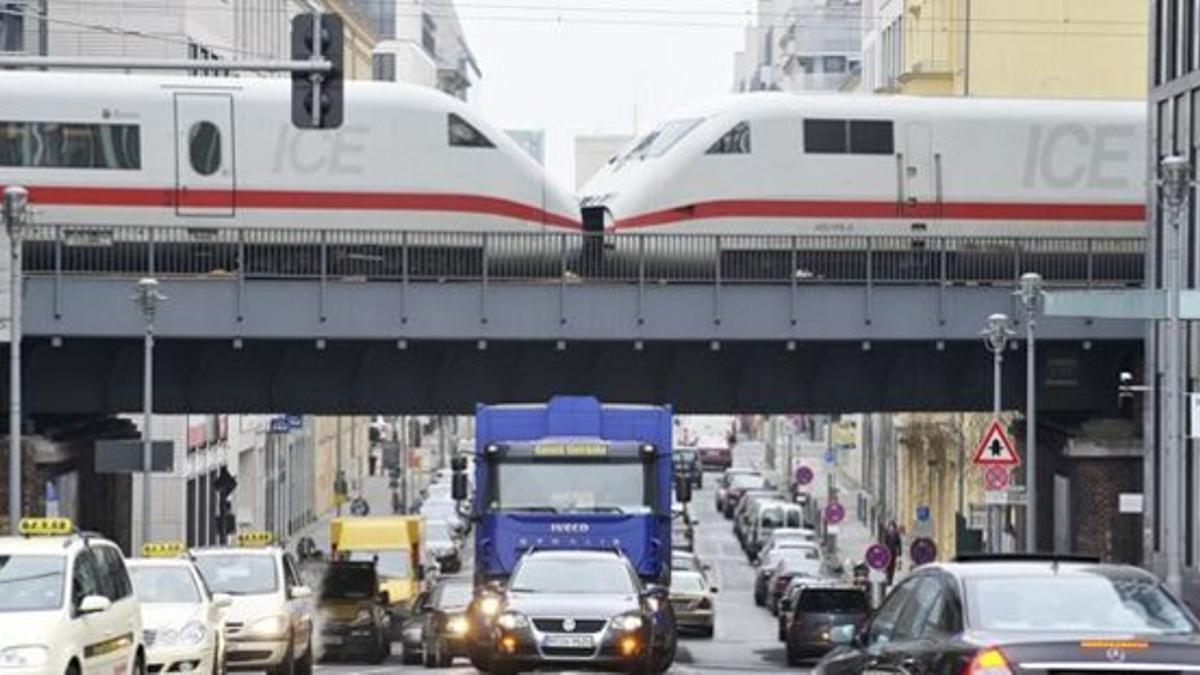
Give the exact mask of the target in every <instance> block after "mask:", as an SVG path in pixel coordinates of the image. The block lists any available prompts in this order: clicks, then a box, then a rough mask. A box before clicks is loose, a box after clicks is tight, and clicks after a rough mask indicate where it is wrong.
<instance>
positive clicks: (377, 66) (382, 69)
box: [371, 54, 396, 82]
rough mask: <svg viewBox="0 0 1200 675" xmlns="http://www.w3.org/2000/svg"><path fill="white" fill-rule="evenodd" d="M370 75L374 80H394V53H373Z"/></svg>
mask: <svg viewBox="0 0 1200 675" xmlns="http://www.w3.org/2000/svg"><path fill="white" fill-rule="evenodd" d="M371 66H372V68H371V70H372V74H371V77H372V79H374V80H375V81H376V82H395V81H396V55H395V54H375V55H373V56H372V57H371Z"/></svg>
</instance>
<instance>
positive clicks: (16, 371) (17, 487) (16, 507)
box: [4, 186, 29, 535]
mask: <svg viewBox="0 0 1200 675" xmlns="http://www.w3.org/2000/svg"><path fill="white" fill-rule="evenodd" d="M28 205H29V192H28V191H27V190H26V189H25V188H23V187H17V186H11V187H7V188H5V189H4V227H5V229H6V230H8V242H9V248H10V249H11V256H12V257H11V259H10V260H9V268H8V299H9V321H8V334H9V342H8V345H9V346H8V532H9V534H14V535H15V534H16V533H17V530H18V529H19V525H20V522H21V470H22V469H21V332H22V331H21V294H22V289H23V284H22V283H21V276H22V274H21V271H22V270H21V235H22V234H23V231H24V228H25V225H26V224H27V223H26V217H27V216H28V211H27V207H28Z"/></svg>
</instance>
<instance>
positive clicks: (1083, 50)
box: [862, 0, 1148, 98]
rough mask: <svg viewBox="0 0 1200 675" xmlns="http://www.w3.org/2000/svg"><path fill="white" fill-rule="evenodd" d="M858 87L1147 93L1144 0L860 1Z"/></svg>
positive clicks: (946, 92)
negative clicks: (860, 35)
mask: <svg viewBox="0 0 1200 675" xmlns="http://www.w3.org/2000/svg"><path fill="white" fill-rule="evenodd" d="M862 15H863V23H864V35H863V48H862V49H863V67H862V69H863V77H862V82H863V84H862V88H863V89H864V90H865V91H871V92H890V93H904V94H917V95H931V96H1009V97H1030V96H1032V97H1038V96H1048V95H1052V96H1056V97H1063V98H1070V97H1100V98H1141V97H1142V96H1144V95H1145V92H1146V82H1145V74H1146V49H1145V44H1146V31H1147V28H1146V27H1147V25H1148V16H1147V5H1146V3H1145V2H1140V1H1139V0H1087V1H1085V2H1079V1H1074V2H1046V0H1004V1H1003V2H997V1H994V0H862Z"/></svg>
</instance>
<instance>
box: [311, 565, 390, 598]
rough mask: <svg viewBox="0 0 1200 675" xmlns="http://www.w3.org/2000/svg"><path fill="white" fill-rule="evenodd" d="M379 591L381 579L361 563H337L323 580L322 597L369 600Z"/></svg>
mask: <svg viewBox="0 0 1200 675" xmlns="http://www.w3.org/2000/svg"><path fill="white" fill-rule="evenodd" d="M378 592H379V580H378V579H377V578H376V576H375V574H374V573H373V571H372V570H371V569H370V568H369V567H366V566H361V565H337V564H335V565H333V566H332V567H330V568H329V570H328V571H327V572H325V578H324V579H323V580H322V581H321V597H322V598H325V599H326V600H367V599H369V598H373V597H375V594H376V593H378Z"/></svg>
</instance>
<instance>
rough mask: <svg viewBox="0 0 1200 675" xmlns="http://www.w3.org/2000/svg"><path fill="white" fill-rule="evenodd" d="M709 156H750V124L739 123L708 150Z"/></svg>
mask: <svg viewBox="0 0 1200 675" xmlns="http://www.w3.org/2000/svg"><path fill="white" fill-rule="evenodd" d="M706 154H709V155H748V154H750V123H749V122H738V123H737V125H736V126H735V127H733V128H732V129H730V130H729V131H727V132H725V135H724V136H721V137H720V138H718V139H717V142H716V143H713V144H712V146H711V147H710V148H709V149H708V151H707V153H706Z"/></svg>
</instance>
